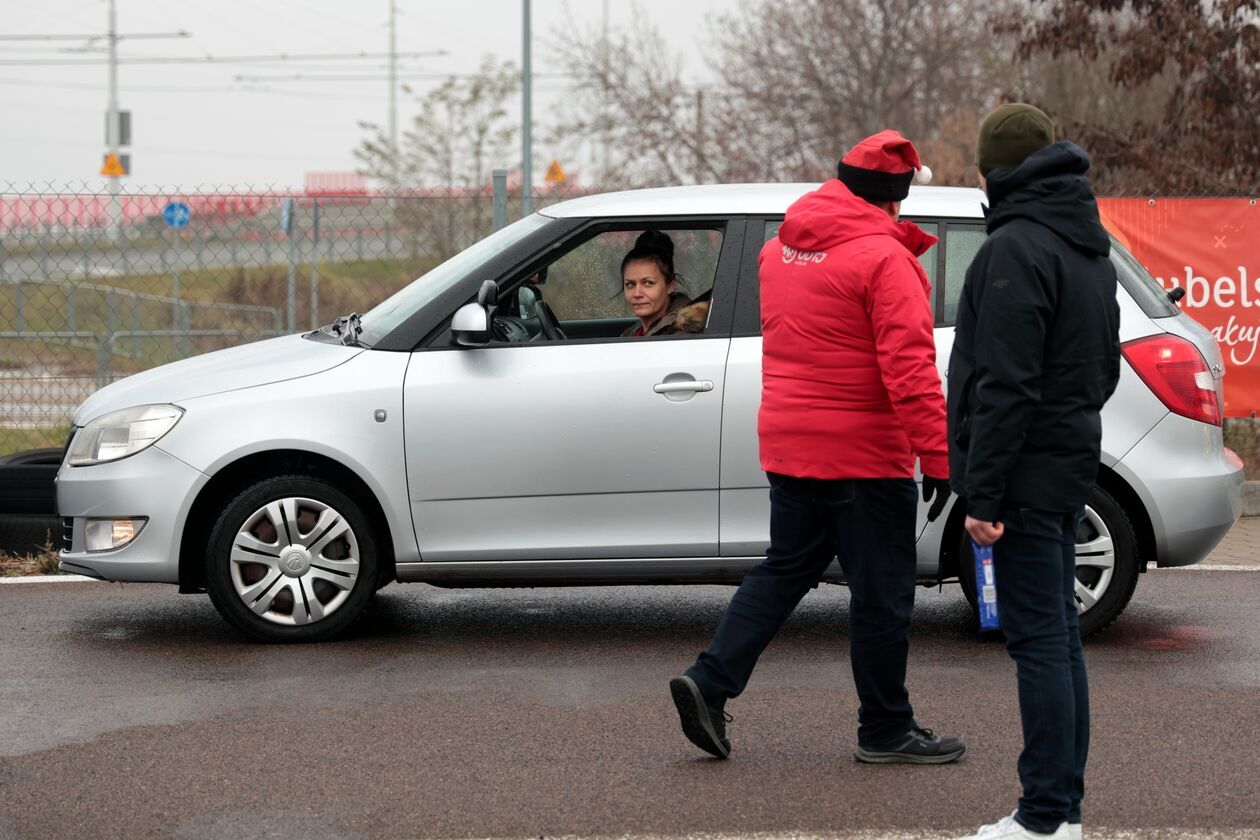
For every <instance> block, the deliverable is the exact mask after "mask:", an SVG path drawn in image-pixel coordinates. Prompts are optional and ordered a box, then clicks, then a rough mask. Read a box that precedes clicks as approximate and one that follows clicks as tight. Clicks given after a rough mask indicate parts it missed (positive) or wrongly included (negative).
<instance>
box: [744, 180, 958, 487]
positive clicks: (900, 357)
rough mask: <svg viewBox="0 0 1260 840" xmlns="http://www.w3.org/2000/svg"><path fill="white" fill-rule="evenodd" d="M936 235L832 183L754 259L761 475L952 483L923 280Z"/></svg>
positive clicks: (803, 203) (801, 203)
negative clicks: (917, 473) (919, 476)
mask: <svg viewBox="0 0 1260 840" xmlns="http://www.w3.org/2000/svg"><path fill="white" fill-rule="evenodd" d="M935 244H936V237H934V236H932V235H931V234H928V233H925V232H924V231H923V230H921V229H920V228H919V227H918V226H917V225H915V224H913V223H911V222H894V221H893V220H892V219H891V218H890V217H889V216H888V214H886V213H884V212H883V211H882V210H880V209H879V208H877V207H874V206H872V205H870V204H868V203H867V202H865V201H863V200H862V199H860V198H858V197H856V196H854V195H853V193H851V192H849V189H848V187H846V186H845V185H844V184H842V183H841V182H840V181H838V180H834V179H833V180H831V181H828V182H827V183H825V184H823V185H822V187H821V188H819V189H818V190H815V191H814V192H811V193H809V194H807V195H805V196H803V197H801V198H800V199H799V200H797V201H796V203H794V204H793V205H792V206H791V207H789V208H788V211H787V218H786V219H785V220H784V222H783V225H782V227H780V228H779V235H778V237H776V238H774V239H771V240H770V241H769V242H767V243H766V244H765V247H764V248H762V249H761V255H760V257H759V263H760V266H761V331H762V341H763V349H762V359H761V367H762V386H761V411H760V413H759V415H758V418H757V433H758V436H759V438H760V442H761V467H762V469H764V470H766V471H768V472H776V473H781V474H784V475H790V476H795V477H797V478H911V477H913V476H914V458H915V456H916V455H917V456H918V457H919V462H920V469H921V470H922V471H923V473H924V474H925V475H930V476H932V477H934V478H948V477H949V460H948V446H947V444H946V434H945V400H944V397H943V396H942V395H941V378H940V375H939V374H938V373H937V371H936V345H935V343H934V342H933V339H932V308H931V304H930V301H929V292H930V286H929V284H928V278H927V274H926V273H925V272H924V271H923V267H922V266H921V265H919V261H918V259H916V257H917V256H918V255H919V254H922V253H923V252H925V251H927V250H928V249H929V248H931V247H932V246H933V245H935Z"/></svg>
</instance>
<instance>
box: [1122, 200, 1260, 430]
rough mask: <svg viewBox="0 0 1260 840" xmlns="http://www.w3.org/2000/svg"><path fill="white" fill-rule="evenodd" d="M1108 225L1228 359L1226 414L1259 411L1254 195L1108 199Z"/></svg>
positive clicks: (1257, 212)
mask: <svg viewBox="0 0 1260 840" xmlns="http://www.w3.org/2000/svg"><path fill="white" fill-rule="evenodd" d="M1098 205H1099V211H1100V213H1101V214H1102V220H1103V224H1104V225H1106V227H1107V229H1108V230H1109V231H1111V233H1112V235H1113V236H1115V237H1116V239H1118V240H1120V242H1121V244H1123V245H1124V246H1125V247H1126V248H1128V249H1129V250H1130V251H1131V252H1132V253H1133V255H1134V256H1135V257H1137V258H1138V260H1139V261H1140V262H1141V263H1142V265H1144V266H1146V269H1147V270H1148V271H1149V272H1150V273H1151V274H1152V275H1153V276H1154V277H1155V279H1156V280H1158V281H1159V282H1160V283H1162V284H1163V286H1164V288H1165V289H1169V290H1171V289H1173V288H1174V287H1176V286H1181V287H1182V288H1184V289H1185V290H1186V295H1185V297H1183V298H1182V299H1181V308H1182V309H1184V310H1185V311H1186V313H1187V314H1189V315H1190V316H1191V317H1193V318H1194V319H1195V320H1196V321H1198V322H1199V323H1200V324H1202V325H1203V326H1205V327H1207V328H1208V329H1209V330H1211V331H1212V334H1213V335H1215V336H1216V340H1217V341H1218V342H1220V345H1221V355H1222V356H1223V357H1224V359H1225V370H1226V375H1225V416H1226V417H1249V416H1251V415H1252V413H1253V412H1255V411H1257V410H1260V206H1258V205H1257V204H1256V202H1255V201H1254V200H1252V199H1247V198H1178V199H1168V198H1158V199H1146V198H1103V199H1099V201H1098Z"/></svg>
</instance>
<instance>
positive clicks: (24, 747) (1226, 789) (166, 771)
mask: <svg viewBox="0 0 1260 840" xmlns="http://www.w3.org/2000/svg"><path fill="white" fill-rule="evenodd" d="M731 591H732V590H731V589H729V588H726V587H686V588H664V587H659V588H651V587H600V588H589V589H562V590H440V589H433V588H430V587H427V586H421V585H407V586H400V585H395V586H391V587H389V588H387V589H385V590H384V591H382V592H381V593H380V597H379V598H378V600H377V602H376V604H375V605H374V607H373V609H372V610H371V612H370V614H369V615H368V616H367V618H366V620H365V621H363V622H362V623H361V624H359V625H357V626H356V628H355V630H354V632H352V633H351V634H349V635H348V636H347V637H346V638H344V639H342V640H340V641H336V642H331V643H325V644H322V645H310V646H269V645H258V644H252V643H249V642H246V641H243V640H242V639H241V638H239V637H238V636H236V635H235V634H234V633H233V632H232V631H230V630H229V629H228V628H227V627H226V625H224V624H223V622H222V621H221V620H220V619H219V618H218V616H217V614H216V613H215V612H214V610H213V609H212V607H211V606H210V603H209V601H208V600H207V599H206V598H204V597H199V596H183V595H178V594H176V592H175V590H174V588H170V587H161V586H149V585H134V584H131V585H119V584H101V583H67V584H41V583H35V584H25V585H16V586H0V618H2V620H0V709H2V710H3V713H2V714H0V838H6V840H7V838H47V837H101V838H108V837H120V838H123V837H125V838H147V837H174V838H238V837H301V838H315V839H316V840H320V838H360V837H363V838H370V837H514V838H518V837H519V838H523V837H540V836H547V837H554V836H584V837H585V836H603V837H613V836H653V837H682V836H703V837H710V838H712V837H747V836H762V837H767V838H768V837H807V836H809V837H813V836H818V837H851V838H857V837H861V838H874V837H885V836H887V837H938V836H950V835H951V834H954V833H962V831H964V830H974V828H975V826H977V825H978V824H979V823H981V822H990V821H993V820H995V819H996V818H997V817H999V816H1001V815H1002V814H1004V813H1008V812H1009V811H1010V810H1011V809H1012V808H1013V807H1014V803H1015V798H1016V796H1017V794H1018V789H1017V784H1016V779H1015V770H1014V762H1015V757H1016V754H1017V751H1018V742H1019V736H1018V710H1017V706H1016V701H1015V691H1014V670H1013V666H1012V665H1011V664H1010V661H1009V660H1008V658H1007V657H1006V654H1005V652H1004V650H1003V648H1002V646H1001V644H1000V643H998V642H995V641H993V640H988V639H980V638H977V636H976V634H975V633H974V632H973V630H972V625H973V621H974V618H973V616H972V614H971V613H970V611H969V609H968V608H967V606H966V604H965V602H964V601H963V599H962V596H961V595H960V594H959V592H958V590H957V588H950V587H947V588H946V589H945V590H943V591H939V592H938V591H936V590H920V592H919V596H918V604H917V609H916V613H915V622H914V634H915V636H914V641H913V646H912V651H911V667H910V688H911V695H912V699H913V700H914V701H915V705H916V712H917V717H918V719H919V721H920V723H922V724H923V725H925V726H929V727H933V728H936V729H938V730H939V731H942V732H944V733H948V734H959V735H961V736H963V737H964V738H965V739H966V741H967V743H968V746H969V751H968V753H967V755H966V757H965V758H964V759H963V760H962V761H961V762H960V763H959V764H957V765H954V766H945V767H902V766H866V765H858V764H855V763H854V762H853V760H852V750H853V747H854V721H855V716H856V701H855V699H854V697H853V693H852V689H851V682H850V678H849V673H848V661H847V654H846V646H847V642H846V638H845V632H844V624H845V620H846V617H847V608H846V598H847V593H846V591H845V590H843V589H841V588H837V587H831V586H826V587H823V588H821V589H819V590H818V591H816V592H814V593H811V594H810V595H809V596H808V597H807V598H806V600H805V602H804V603H803V604H802V607H801V609H800V610H799V611H798V613H797V615H796V616H794V618H793V619H792V620H791V622H790V623H789V624H788V625H787V626H786V627H785V628H784V631H783V633H782V634H781V636H780V637H779V638H778V639H776V641H775V642H774V644H772V646H771V647H770V649H769V651H768V652H767V654H766V656H765V657H764V659H763V661H762V663H761V666H760V667H759V669H758V671H757V673H756V674H755V675H754V678H753V682H752V684H751V685H750V687H749V689H748V691H747V692H746V694H745V695H744V696H743V697H741V698H739V699H738V700H735V701H732V703H731V704H730V707H729V710H730V711H731V712H732V713H733V714H734V715H735V722H734V723H733V724H732V725H731V728H730V734H731V737H732V739H733V741H734V747H735V749H734V753H733V756H732V759H731V760H730V761H729V762H718V761H714V760H711V759H708V758H706V757H704V756H703V755H702V754H700V753H699V752H698V751H696V750H695V749H694V748H693V747H691V746H690V745H689V744H687V743H686V742H685V741H684V740H683V738H682V736H681V733H680V732H679V731H678V725H677V719H676V716H675V714H674V711H673V708H672V705H671V703H670V701H669V699H668V693H667V691H666V682H667V681H668V679H669V677H671V676H673V675H674V674H675V673H676V672H678V671H680V670H681V669H682V668H684V667H685V666H686V665H687V664H689V662H690V660H691V658H692V657H694V655H695V653H696V652H697V651H698V649H699V648H700V647H701V646H702V645H703V644H704V643H705V642H706V641H707V640H708V636H709V634H710V633H711V631H712V629H713V627H714V625H715V623H716V621H717V619H718V616H719V615H720V613H721V611H722V609H723V608H724V607H725V605H726V602H727V600H728V599H729V597H730V593H731ZM1258 618H1260V572H1253V571H1245V570H1238V571H1203V570H1184V571H1182V570H1161V571H1155V572H1152V573H1151V574H1148V575H1146V576H1144V577H1143V579H1142V580H1141V581H1140V582H1139V585H1138V590H1137V594H1136V596H1135V600H1134V603H1133V604H1132V605H1131V606H1130V608H1129V610H1128V611H1127V612H1126V613H1125V614H1124V616H1122V617H1121V619H1120V620H1119V621H1118V622H1117V623H1116V624H1114V625H1113V626H1112V627H1111V628H1110V629H1108V630H1107V631H1106V632H1104V633H1102V634H1100V635H1098V636H1096V637H1094V638H1092V639H1090V640H1089V641H1088V642H1087V645H1086V653H1087V657H1088V660H1089V665H1090V676H1091V682H1092V687H1093V705H1094V717H1093V721H1094V741H1093V747H1092V752H1091V758H1090V766H1089V774H1090V775H1089V778H1088V785H1089V790H1088V795H1087V800H1086V807H1085V820H1086V832H1087V836H1089V837H1126V838H1127V837H1147V836H1150V837H1170V838H1171V837H1183V836H1202V837H1210V836H1219V837H1256V838H1260V739H1257V737H1256V734H1255V732H1256V721H1257V719H1260V621H1258V620H1257V619H1258Z"/></svg>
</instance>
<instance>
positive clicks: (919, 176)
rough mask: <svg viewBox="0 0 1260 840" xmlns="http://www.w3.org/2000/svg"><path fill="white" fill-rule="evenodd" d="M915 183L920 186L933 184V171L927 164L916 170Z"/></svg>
mask: <svg viewBox="0 0 1260 840" xmlns="http://www.w3.org/2000/svg"><path fill="white" fill-rule="evenodd" d="M913 181H914V183H916V184H918V185H919V186H923V185H925V184H930V183H932V170H931V169H929V168H928V167H927V165H926V164H924V165H923V166H920V167H919V168H918V169H916V170H914V178H913Z"/></svg>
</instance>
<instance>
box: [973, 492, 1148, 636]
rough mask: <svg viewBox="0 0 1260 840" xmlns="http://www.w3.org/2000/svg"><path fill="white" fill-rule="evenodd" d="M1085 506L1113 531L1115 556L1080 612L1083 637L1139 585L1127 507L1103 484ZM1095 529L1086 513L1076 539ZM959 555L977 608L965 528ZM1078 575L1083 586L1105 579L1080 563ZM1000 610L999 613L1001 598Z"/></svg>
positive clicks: (1113, 614) (1111, 617)
mask: <svg viewBox="0 0 1260 840" xmlns="http://www.w3.org/2000/svg"><path fill="white" fill-rule="evenodd" d="M1086 505H1087V507H1088V508H1089V510H1090V511H1092V513H1093V515H1094V516H1096V517H1098V519H1099V520H1100V521H1101V524H1102V526H1103V527H1104V528H1105V529H1106V530H1107V532H1108V533H1110V534H1111V541H1112V545H1113V547H1114V558H1115V559H1114V564H1113V566H1112V569H1111V579H1110V581H1109V582H1108V583H1107V584H1106V588H1105V589H1104V590H1103V592H1102V595H1101V597H1100V598H1098V601H1097V602H1096V603H1095V604H1094V605H1093V606H1091V607H1090V608H1089V609H1087V610H1085V611H1084V612H1083V613H1081V615H1080V622H1081V635H1082V636H1089V635H1091V634H1093V633H1097V632H1098V631H1100V630H1102V629H1103V628H1105V627H1106V626H1107V625H1108V624H1110V623H1111V622H1113V621H1115V620H1116V619H1117V618H1118V617H1119V616H1120V614H1121V613H1122V612H1124V608H1125V607H1127V606H1128V605H1129V600H1130V599H1131V598H1132V597H1133V590H1134V589H1136V588H1137V579H1138V551H1137V535H1136V533H1134V530H1133V523H1132V522H1130V521H1129V517H1128V515H1127V514H1126V513H1125V512H1124V509H1123V508H1122V507H1120V504H1119V503H1118V502H1117V501H1116V500H1115V498H1114V497H1112V495H1111V494H1110V493H1108V492H1107V491H1106V490H1104V489H1102V488H1101V487H1095V488H1094V489H1093V490H1092V491H1090V494H1089V501H1088V502H1086ZM1096 532H1097V528H1096V526H1095V524H1094V522H1093V520H1092V518H1091V517H1090V516H1089V515H1087V516H1086V518H1085V520H1084V521H1083V522H1082V523H1081V525H1080V526H1079V527H1078V529H1077V541H1078V542H1086V541H1088V540H1089V539H1092V538H1093V536H1095V535H1096ZM958 557H959V562H958V580H959V582H960V583H961V584H962V591H963V595H965V596H966V598H967V601H968V602H969V603H970V604H971V607H972V609H975V608H976V569H975V564H974V563H973V562H972V560H971V540H970V538H969V537H968V536H967V532H966V531H964V532H963V533H962V535H961V537H960V539H959V547H958ZM1076 577H1077V580H1078V581H1080V582H1081V583H1082V584H1084V585H1087V586H1088V585H1091V584H1092V585H1097V583H1098V582H1099V581H1100V580H1101V578H1102V573H1101V572H1099V571H1098V569H1096V568H1093V567H1087V566H1086V567H1082V565H1078V566H1077V572H1076ZM1000 585H1001V584H1000V582H999V586H1000ZM999 591H1000V590H999ZM998 610H999V613H1000V611H1001V601H1000V600H999V602H998Z"/></svg>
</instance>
